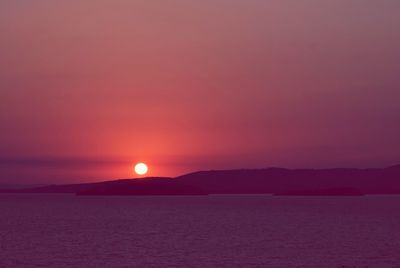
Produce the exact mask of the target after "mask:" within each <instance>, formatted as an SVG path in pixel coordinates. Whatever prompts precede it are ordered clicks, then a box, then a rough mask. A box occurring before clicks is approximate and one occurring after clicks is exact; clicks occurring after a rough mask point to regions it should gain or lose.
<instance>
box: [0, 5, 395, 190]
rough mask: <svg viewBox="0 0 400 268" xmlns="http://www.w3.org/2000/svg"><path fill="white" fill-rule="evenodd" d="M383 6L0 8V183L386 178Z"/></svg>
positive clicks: (389, 76) (391, 104)
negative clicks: (317, 175) (193, 176)
mask: <svg viewBox="0 0 400 268" xmlns="http://www.w3.org/2000/svg"><path fill="white" fill-rule="evenodd" d="M399 25H400V2H399V1H397V0H382V1H366V0H324V1H320V0H298V1H289V0H288V1H282V0H269V1H262V0H259V1H257V0H248V1H247V0H246V1H245V0H241V1H238V0H213V1H211V0H203V1H187V0H171V1H165V0H158V1H154V0H136V1H127V0H109V1H104V0H103V1H99V0H96V1H95V0H80V1H63V0H61V1H53V0H38V1H23V0H18V1H17V0H5V1H1V2H0V32H1V36H2V37H1V38H2V41H1V42H0V59H1V61H0V124H1V132H0V182H32V181H33V182H54V183H60V182H72V181H74V182H75V181H83V180H85V181H94V180H101V179H110V178H124V177H131V176H133V175H132V167H131V165H132V164H133V163H134V162H136V161H145V162H147V163H148V164H149V166H150V170H151V172H150V175H154V176H158V175H161V176H172V175H178V174H181V173H184V172H190V171H195V170H201V169H226V168H256V167H258V168H262V167H268V166H282V167H316V168H319V167H336V166H355V167H375V166H386V165H391V164H396V163H399V162H400V142H399V138H398V137H400V124H399V122H400V121H399V120H400V105H399V103H400V76H399V70H400V51H399V48H400V31H399Z"/></svg>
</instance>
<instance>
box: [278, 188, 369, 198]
mask: <svg viewBox="0 0 400 268" xmlns="http://www.w3.org/2000/svg"><path fill="white" fill-rule="evenodd" d="M275 195H290V196H362V195H364V194H363V193H362V192H360V191H359V190H357V189H354V188H329V189H314V190H304V191H291V192H285V193H278V194H275Z"/></svg>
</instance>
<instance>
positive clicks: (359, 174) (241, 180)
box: [0, 165, 400, 195]
mask: <svg viewBox="0 0 400 268" xmlns="http://www.w3.org/2000/svg"><path fill="white" fill-rule="evenodd" d="M350 188H351V189H354V191H357V192H359V193H363V194H400V165H398V166H393V167H389V168H384V169H378V168H374V169H352V168H337V169H284V168H267V169H241V170H211V171H199V172H195V173H190V174H186V175H183V176H179V177H176V178H145V179H125V180H116V181H105V182H98V183H82V184H66V185H49V186H44V187H36V188H30V189H14V190H10V189H4V190H0V192H3V193H4V192H9V193H10V192H14V193H16V192H19V193H78V194H80V195H160V194H163V195H164V194H165V195H172V194H173V195H176V194H279V193H296V192H297V193H298V192H299V191H300V192H301V191H303V192H304V191H321V190H324V189H325V190H329V189H336V190H335V191H337V189H350ZM331 194H332V193H331ZM335 195H340V193H338V192H336V194H335Z"/></svg>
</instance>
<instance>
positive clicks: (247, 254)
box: [0, 194, 400, 268]
mask: <svg viewBox="0 0 400 268" xmlns="http://www.w3.org/2000/svg"><path fill="white" fill-rule="evenodd" d="M399 206H400V197H398V196H365V197H272V196H267V195H258V196H257V195H254V196H245V195H242V196H239V195H226V196H207V197H205V196H201V197H200V196H197V197H195V196H181V197H172V196H171V197H167V196H159V197H155V196H152V197H76V196H74V195H52V194H45V195H40V194H39V195H38V194H32V195H30V194H26V195H20V194H2V195H0V212H1V217H0V230H1V234H0V247H1V250H0V266H1V267H267V268H268V267H271V268H280V267H281V268H292V267H293V268H294V267H304V268H313V267H315V268H321V267H340V265H347V266H348V267H363V268H364V267H369V268H374V267H376V268H395V267H399V266H400V242H399V241H400V230H399V228H398V226H400V212H399V209H398V208H399Z"/></svg>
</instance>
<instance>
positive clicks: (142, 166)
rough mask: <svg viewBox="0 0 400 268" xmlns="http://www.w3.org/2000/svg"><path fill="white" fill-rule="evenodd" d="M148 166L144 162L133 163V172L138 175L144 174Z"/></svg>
mask: <svg viewBox="0 0 400 268" xmlns="http://www.w3.org/2000/svg"><path fill="white" fill-rule="evenodd" d="M148 170H149V168H148V167H147V165H146V164H144V163H138V164H136V165H135V173H136V174H138V175H145V174H146V173H147V171H148Z"/></svg>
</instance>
